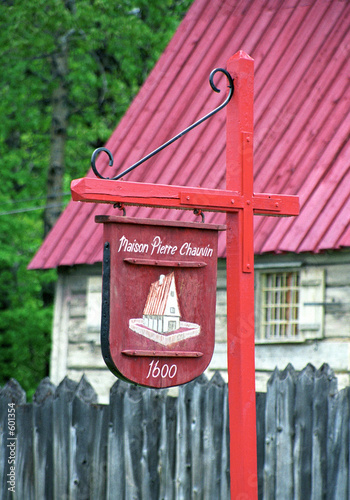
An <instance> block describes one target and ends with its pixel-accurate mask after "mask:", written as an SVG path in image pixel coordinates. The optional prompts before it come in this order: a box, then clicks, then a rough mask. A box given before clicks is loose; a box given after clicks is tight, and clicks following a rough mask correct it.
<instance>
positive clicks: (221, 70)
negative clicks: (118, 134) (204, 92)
mask: <svg viewBox="0 0 350 500" xmlns="http://www.w3.org/2000/svg"><path fill="white" fill-rule="evenodd" d="M219 71H220V72H221V73H224V75H225V76H226V78H227V80H228V83H229V85H228V88H229V89H230V90H229V93H228V95H227V97H226V99H225V101H224V102H223V103H222V104H220V106H218V107H217V108H215V109H214V110H213V111H211V112H210V113H208V114H207V115H205V116H203V118H200V119H199V120H198V121H196V122H195V123H193V124H192V125H190V126H189V127H187V128H186V129H185V130H183V131H182V132H180V133H179V134H177V135H175V136H174V137H173V138H172V139H170V140H169V141H167V142H165V143H164V144H163V145H162V146H159V148H157V149H155V150H154V151H152V153H149V154H148V155H147V156H145V157H144V158H142V159H141V160H139V161H138V162H136V163H134V165H131V167H129V168H127V169H126V170H124V172H122V173H121V174H118V175H116V176H115V177H112V178H109V177H103V176H102V175H101V174H100V172H99V171H98V170H97V168H96V163H95V162H96V157H97V155H98V154H99V153H100V152H101V151H104V152H105V153H107V154H108V156H109V166H110V167H112V166H113V155H112V153H111V152H110V151H109V149H107V148H97V149H95V151H94V152H93V153H92V156H91V167H92V170H93V172H94V174H95V175H96V176H97V177H100V179H110V180H112V181H116V180H118V179H120V178H121V177H123V176H124V175H125V174H128V173H129V172H131V171H132V170H134V169H135V168H137V167H138V166H139V165H141V164H142V163H144V162H145V161H147V160H149V159H150V158H152V156H154V155H156V154H157V153H159V152H160V151H162V150H163V149H165V148H166V147H167V146H170V144H172V143H173V142H175V141H177V140H178V139H180V137H183V136H184V135H185V134H187V133H188V132H190V131H191V130H193V129H194V128H195V127H197V126H198V125H200V124H201V123H203V122H204V121H205V120H208V118H211V117H212V116H213V115H215V113H217V112H218V111H220V110H221V109H223V108H224V107H225V106H227V104H228V103H229V101H230V100H231V97H232V95H233V90H234V87H233V80H232V77H231V75H230V73H229V72H228V71H226V70H225V69H223V68H216V69H214V70H213V71H212V72H211V73H210V75H209V83H210V86H211V88H212V89H213V90H214V92H220V89H218V88H217V87H216V85H215V84H214V75H215V74H216V73H217V72H219Z"/></svg>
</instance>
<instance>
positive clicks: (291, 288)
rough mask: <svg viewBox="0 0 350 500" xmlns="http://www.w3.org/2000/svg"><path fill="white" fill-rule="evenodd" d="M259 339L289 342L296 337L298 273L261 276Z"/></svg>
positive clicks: (290, 272)
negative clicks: (286, 340)
mask: <svg viewBox="0 0 350 500" xmlns="http://www.w3.org/2000/svg"><path fill="white" fill-rule="evenodd" d="M261 280H262V283H261V292H260V293H261V322H260V328H261V335H262V337H263V338H265V339H267V340H268V339H292V338H296V337H298V334H299V323H298V320H299V273H298V272H297V271H289V272H278V273H264V274H262V276H261Z"/></svg>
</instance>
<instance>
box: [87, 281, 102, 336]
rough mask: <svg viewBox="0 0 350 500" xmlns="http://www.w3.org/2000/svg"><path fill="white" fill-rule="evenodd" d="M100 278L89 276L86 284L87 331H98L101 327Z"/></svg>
mask: <svg viewBox="0 0 350 500" xmlns="http://www.w3.org/2000/svg"><path fill="white" fill-rule="evenodd" d="M101 307H102V280H101V277H100V276H90V277H89V278H88V286H87V311H86V322H87V331H88V332H99V331H100V328H101Z"/></svg>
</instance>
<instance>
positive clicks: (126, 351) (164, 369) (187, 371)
mask: <svg viewBox="0 0 350 500" xmlns="http://www.w3.org/2000/svg"><path fill="white" fill-rule="evenodd" d="M96 221H97V222H103V223H104V259H103V297H102V327H101V344H102V354H103V357H104V359H105V362H106V364H107V366H108V367H109V369H110V370H111V371H112V372H113V373H114V374H115V375H117V376H118V377H121V378H124V379H126V380H127V381H130V382H134V383H137V384H140V385H144V386H148V387H170V386H174V385H180V384H184V383H186V382H189V381H190V380H193V379H194V378H196V377H198V376H199V375H200V374H201V373H203V371H204V370H205V369H206V368H207V366H208V364H209V362H210V360H211V357H212V354H213V350H214V343H215V303H216V270H217V239H218V238H217V232H218V230H223V229H224V226H216V225H212V224H202V223H185V222H173V221H157V220H152V219H145V220H144V219H133V218H128V217H107V216H100V217H97V218H96Z"/></svg>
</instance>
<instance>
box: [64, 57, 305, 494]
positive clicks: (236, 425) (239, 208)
mask: <svg viewBox="0 0 350 500" xmlns="http://www.w3.org/2000/svg"><path fill="white" fill-rule="evenodd" d="M227 69H228V72H229V73H230V74H231V76H232V78H233V81H234V93H233V97H232V99H231V100H230V102H229V103H228V108H227V166H226V190H215V189H205V188H193V187H183V186H164V185H155V184H140V183H135V182H127V181H124V182H119V181H117V180H101V179H91V178H84V179H77V180H75V181H73V182H72V185H71V190H72V196H73V199H74V200H75V201H87V202H95V203H96V202H97V203H121V204H123V205H140V206H143V205H144V206H152V207H164V208H177V209H192V210H193V209H194V208H197V209H201V210H208V211H217V212H225V213H226V214H227V215H226V234H227V353H228V387H229V414H230V471H231V499H232V500H254V499H256V498H257V455H256V412H255V411H256V410H255V362H254V246H253V244H254V242H253V216H254V214H260V215H275V216H282V215H289V216H293V215H298V213H299V199H298V197H296V196H285V195H270V194H255V193H254V192H253V102H254V98H253V97H254V61H253V59H251V58H250V57H249V56H248V55H247V54H245V53H244V52H238V53H237V54H235V55H234V56H233V57H232V58H231V59H230V60H229V61H228V67H227Z"/></svg>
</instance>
